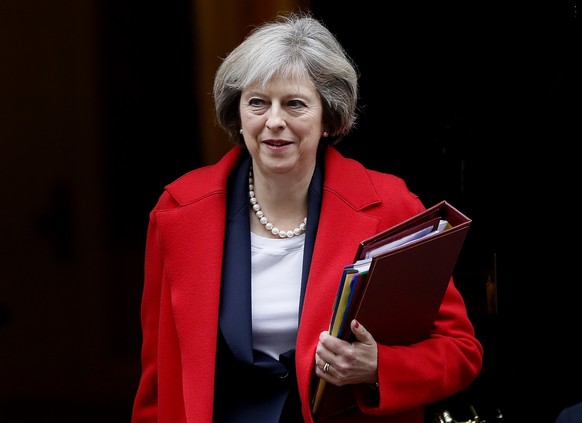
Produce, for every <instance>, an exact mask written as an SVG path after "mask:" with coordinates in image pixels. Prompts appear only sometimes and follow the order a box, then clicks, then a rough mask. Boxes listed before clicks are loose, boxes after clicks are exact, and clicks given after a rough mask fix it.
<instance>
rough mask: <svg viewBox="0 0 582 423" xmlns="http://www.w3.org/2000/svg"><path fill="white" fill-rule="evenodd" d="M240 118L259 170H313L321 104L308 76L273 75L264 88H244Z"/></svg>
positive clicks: (319, 133) (320, 126)
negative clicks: (291, 79)
mask: <svg viewBox="0 0 582 423" xmlns="http://www.w3.org/2000/svg"><path fill="white" fill-rule="evenodd" d="M240 117H241V123H242V130H243V136H244V141H245V145H246V147H247V149H248V150H249V152H250V154H251V156H252V157H253V162H254V165H255V167H258V168H259V169H258V170H259V171H260V172H261V173H265V174H268V173H275V174H290V175H293V174H295V175H297V176H299V175H304V172H308V171H310V170H312V169H313V167H314V166H315V161H316V156H317V148H318V145H319V140H320V138H321V136H322V133H323V131H324V129H323V124H322V117H323V106H322V102H321V99H320V98H319V95H318V94H317V91H316V89H315V86H314V85H313V83H312V82H311V81H310V80H309V79H308V78H307V77H305V78H302V79H299V80H293V81H290V80H288V79H283V78H281V77H275V78H273V79H272V80H271V81H270V83H269V84H268V86H267V87H266V89H261V88H260V86H258V85H251V86H249V87H246V88H245V89H244V90H243V91H242V93H241V99H240ZM297 172H298V173H297Z"/></svg>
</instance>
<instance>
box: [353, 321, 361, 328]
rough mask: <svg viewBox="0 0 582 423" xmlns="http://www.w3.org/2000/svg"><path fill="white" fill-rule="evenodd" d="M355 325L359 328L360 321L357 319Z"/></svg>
mask: <svg viewBox="0 0 582 423" xmlns="http://www.w3.org/2000/svg"><path fill="white" fill-rule="evenodd" d="M354 326H355V327H356V329H357V328H359V327H360V322H358V321H357V320H356V324H355V325H354Z"/></svg>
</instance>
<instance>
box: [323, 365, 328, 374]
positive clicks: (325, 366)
mask: <svg viewBox="0 0 582 423" xmlns="http://www.w3.org/2000/svg"><path fill="white" fill-rule="evenodd" d="M329 366H330V364H329V363H325V364H324V365H323V373H327V371H328V370H329Z"/></svg>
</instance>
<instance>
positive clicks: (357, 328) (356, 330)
mask: <svg viewBox="0 0 582 423" xmlns="http://www.w3.org/2000/svg"><path fill="white" fill-rule="evenodd" d="M351 329H352V333H353V334H354V335H355V337H356V340H357V341H359V342H362V343H364V344H373V343H374V338H373V337H372V334H371V333H370V332H368V331H367V330H366V328H365V327H364V326H363V325H362V324H361V323H360V322H358V321H357V320H356V319H353V320H352V323H351Z"/></svg>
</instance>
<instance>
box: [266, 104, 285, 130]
mask: <svg viewBox="0 0 582 423" xmlns="http://www.w3.org/2000/svg"><path fill="white" fill-rule="evenodd" d="M265 126H266V127H267V129H269V130H270V131H274V130H277V129H283V128H285V127H286V126H287V123H286V122H285V119H284V117H283V111H282V110H281V108H280V107H277V106H273V107H271V110H270V111H269V116H268V118H267V122H265Z"/></svg>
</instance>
